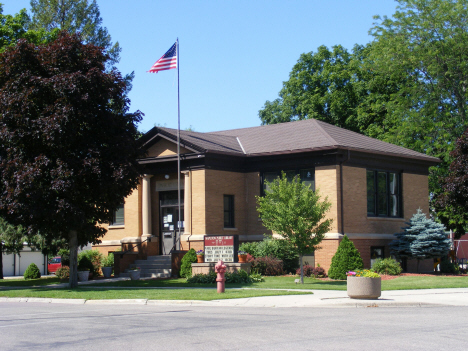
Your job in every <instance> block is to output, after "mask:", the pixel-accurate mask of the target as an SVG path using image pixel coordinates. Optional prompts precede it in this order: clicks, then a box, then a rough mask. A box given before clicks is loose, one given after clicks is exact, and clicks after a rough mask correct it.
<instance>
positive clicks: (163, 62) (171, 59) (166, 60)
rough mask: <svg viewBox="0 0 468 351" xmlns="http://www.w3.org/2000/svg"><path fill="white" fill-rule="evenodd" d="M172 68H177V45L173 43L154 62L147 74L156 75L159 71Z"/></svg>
mask: <svg viewBox="0 0 468 351" xmlns="http://www.w3.org/2000/svg"><path fill="white" fill-rule="evenodd" d="M173 68H177V43H174V45H172V46H171V48H170V49H169V50H167V52H166V53H165V54H164V55H163V56H162V57H161V58H160V59H159V60H157V61H156V62H155V64H154V65H153V66H152V67H151V69H150V70H149V71H148V72H151V73H158V72H159V71H165V70H167V69H173Z"/></svg>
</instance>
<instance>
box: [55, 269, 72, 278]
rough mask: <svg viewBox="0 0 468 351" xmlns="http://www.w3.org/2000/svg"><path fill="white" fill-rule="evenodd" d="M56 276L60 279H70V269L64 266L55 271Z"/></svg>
mask: <svg viewBox="0 0 468 351" xmlns="http://www.w3.org/2000/svg"><path fill="white" fill-rule="evenodd" d="M55 276H56V277H57V278H59V279H68V278H70V267H68V266H62V267H60V268H58V269H57V270H56V271H55Z"/></svg>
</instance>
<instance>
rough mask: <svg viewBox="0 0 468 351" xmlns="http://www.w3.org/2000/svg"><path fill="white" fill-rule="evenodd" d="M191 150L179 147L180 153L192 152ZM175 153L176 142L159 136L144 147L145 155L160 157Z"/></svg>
mask: <svg viewBox="0 0 468 351" xmlns="http://www.w3.org/2000/svg"><path fill="white" fill-rule="evenodd" d="M192 152H193V151H191V150H188V149H186V148H185V147H182V146H181V147H180V153H181V154H188V153H192ZM172 155H177V144H176V143H174V142H172V141H169V140H167V139H163V138H160V139H159V140H157V141H156V142H155V143H154V144H152V145H151V146H150V147H149V148H147V149H146V157H161V156H172Z"/></svg>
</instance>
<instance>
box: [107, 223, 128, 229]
mask: <svg viewBox="0 0 468 351" xmlns="http://www.w3.org/2000/svg"><path fill="white" fill-rule="evenodd" d="M108 229H125V224H121V225H112V224H111V225H109V228H108Z"/></svg>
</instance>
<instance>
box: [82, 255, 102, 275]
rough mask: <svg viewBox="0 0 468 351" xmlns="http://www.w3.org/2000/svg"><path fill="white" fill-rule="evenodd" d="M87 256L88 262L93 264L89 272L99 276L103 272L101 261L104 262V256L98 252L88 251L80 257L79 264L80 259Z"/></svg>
mask: <svg viewBox="0 0 468 351" xmlns="http://www.w3.org/2000/svg"><path fill="white" fill-rule="evenodd" d="M83 256H86V257H87V258H88V260H89V261H90V262H91V266H90V267H88V268H89V271H90V272H91V273H92V274H93V275H99V274H100V271H101V261H102V258H103V256H102V254H101V253H100V252H99V251H98V250H86V251H82V252H80V253H79V255H78V264H79V262H80V257H83Z"/></svg>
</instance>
